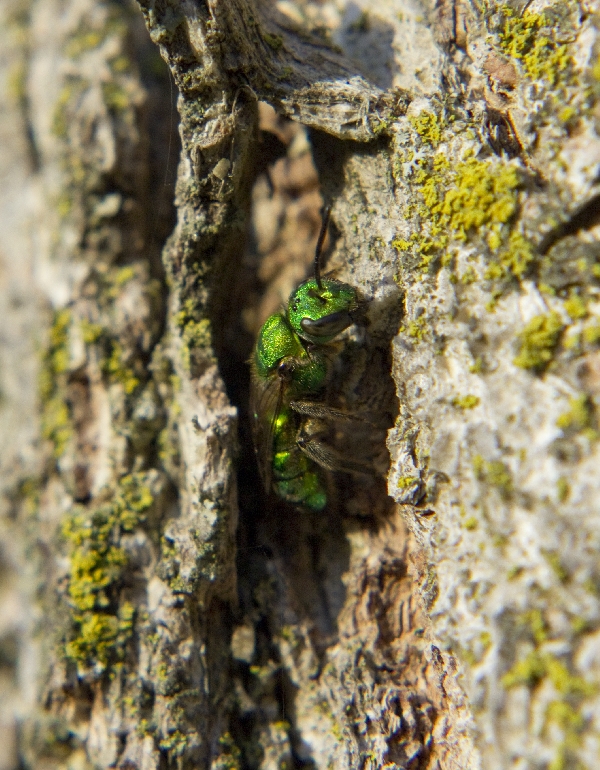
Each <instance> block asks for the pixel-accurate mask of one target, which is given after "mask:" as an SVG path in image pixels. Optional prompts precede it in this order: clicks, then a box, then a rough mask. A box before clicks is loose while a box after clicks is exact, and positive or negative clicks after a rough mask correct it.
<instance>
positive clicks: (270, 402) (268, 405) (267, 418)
mask: <svg viewBox="0 0 600 770" xmlns="http://www.w3.org/2000/svg"><path fill="white" fill-rule="evenodd" d="M285 386H286V383H285V382H284V381H283V380H282V379H280V378H279V377H278V376H277V374H273V375H271V376H270V377H269V378H268V379H262V378H260V377H258V375H257V374H256V373H255V372H253V374H252V380H251V387H250V409H251V411H252V437H253V439H254V450H255V452H256V459H257V461H258V469H259V471H260V475H261V477H262V480H263V484H264V486H265V489H266V490H267V492H270V490H271V473H272V464H273V435H274V433H275V424H276V422H277V418H278V417H279V413H280V411H281V407H282V405H283V396H284V389H285Z"/></svg>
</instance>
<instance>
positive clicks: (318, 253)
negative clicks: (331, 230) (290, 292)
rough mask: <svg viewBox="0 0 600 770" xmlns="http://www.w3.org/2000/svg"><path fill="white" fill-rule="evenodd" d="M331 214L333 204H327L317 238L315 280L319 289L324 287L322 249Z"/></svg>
mask: <svg viewBox="0 0 600 770" xmlns="http://www.w3.org/2000/svg"><path fill="white" fill-rule="evenodd" d="M330 214H331V206H327V207H326V208H325V210H324V211H323V221H322V222H321V232H320V233H319V238H318V240H317V248H316V249H315V281H316V282H317V286H318V287H319V289H322V288H323V284H322V283H321V251H322V249H323V241H324V240H325V236H326V235H327V225H328V224H329V216H330Z"/></svg>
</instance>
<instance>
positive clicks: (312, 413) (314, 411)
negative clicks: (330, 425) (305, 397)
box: [290, 401, 365, 422]
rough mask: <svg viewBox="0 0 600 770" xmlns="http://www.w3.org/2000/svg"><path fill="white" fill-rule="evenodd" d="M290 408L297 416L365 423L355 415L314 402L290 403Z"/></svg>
mask: <svg viewBox="0 0 600 770" xmlns="http://www.w3.org/2000/svg"><path fill="white" fill-rule="evenodd" d="M290 408H291V409H293V410H294V412H296V413H297V414H302V415H305V416H306V417H317V418H321V419H328V418H329V419H330V420H340V421H349V422H365V420H363V419H362V418H361V417H357V416H356V415H355V414H349V413H348V412H343V411H342V410H341V409H333V408H332V407H330V406H326V405H325V404H319V403H315V402H314V401H290Z"/></svg>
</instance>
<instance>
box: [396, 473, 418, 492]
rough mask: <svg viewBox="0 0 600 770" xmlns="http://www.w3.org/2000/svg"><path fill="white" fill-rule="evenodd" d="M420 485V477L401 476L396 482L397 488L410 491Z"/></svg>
mask: <svg viewBox="0 0 600 770" xmlns="http://www.w3.org/2000/svg"><path fill="white" fill-rule="evenodd" d="M418 483H419V478H418V476H400V477H399V478H398V481H396V487H397V488H398V489H410V488H411V487H413V486H414V485H415V484H418Z"/></svg>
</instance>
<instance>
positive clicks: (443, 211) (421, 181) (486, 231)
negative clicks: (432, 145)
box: [395, 154, 534, 282]
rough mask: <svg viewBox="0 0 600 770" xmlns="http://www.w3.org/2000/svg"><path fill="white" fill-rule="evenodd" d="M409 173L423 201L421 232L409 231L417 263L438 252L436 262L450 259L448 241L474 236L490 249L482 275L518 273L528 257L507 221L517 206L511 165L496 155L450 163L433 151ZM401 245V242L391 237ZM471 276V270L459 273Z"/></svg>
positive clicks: (530, 259)
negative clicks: (426, 161) (418, 258)
mask: <svg viewBox="0 0 600 770" xmlns="http://www.w3.org/2000/svg"><path fill="white" fill-rule="evenodd" d="M419 163H420V167H419V170H418V172H417V173H416V176H415V179H416V182H417V185H418V189H419V192H420V194H421V196H422V199H423V204H422V205H421V206H420V208H419V214H420V215H421V218H422V220H423V221H424V222H426V223H427V227H426V230H425V232H424V234H422V235H413V236H411V241H413V242H414V246H415V247H416V249H417V251H418V252H419V253H420V254H421V257H422V261H421V266H422V267H426V268H427V267H428V266H429V265H430V264H431V263H432V262H434V261H435V259H436V258H437V256H438V255H439V257H440V261H441V263H442V264H445V265H448V264H450V262H451V259H452V253H451V249H450V251H448V252H446V253H443V252H445V251H446V249H448V248H449V247H451V245H452V242H453V241H455V242H459V243H460V242H465V241H467V240H468V239H469V238H473V237H479V238H481V239H483V240H484V242H485V247H486V249H487V250H489V252H490V254H491V262H490V264H489V266H488V269H487V272H486V278H488V279H503V280H505V279H507V278H510V277H515V278H517V279H520V278H522V277H523V276H524V275H525V273H526V272H527V270H528V269H529V267H530V265H531V263H532V262H533V260H534V252H533V248H532V246H531V244H530V243H529V241H528V240H527V239H526V238H525V236H524V235H522V234H521V233H520V232H518V231H516V230H515V231H512V232H511V223H512V220H513V219H514V217H515V216H516V213H517V210H518V195H519V189H520V187H521V176H520V172H519V170H518V168H517V167H516V166H515V165H512V164H509V163H506V162H501V161H498V160H480V159H477V158H474V157H468V156H467V157H463V160H462V161H460V162H459V163H457V164H454V165H452V164H451V163H450V161H449V160H448V158H447V157H445V156H444V155H442V154H438V155H436V156H435V157H434V158H433V161H432V162H431V167H430V168H426V167H425V165H424V162H423V161H419ZM396 243H398V245H402V246H404V245H405V244H406V241H404V242H400V241H398V242H395V245H396ZM464 278H465V282H466V281H469V282H470V281H471V280H476V279H477V274H476V273H475V271H471V272H468V273H467V274H465V276H464Z"/></svg>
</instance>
